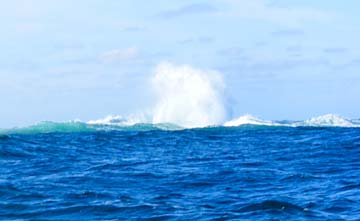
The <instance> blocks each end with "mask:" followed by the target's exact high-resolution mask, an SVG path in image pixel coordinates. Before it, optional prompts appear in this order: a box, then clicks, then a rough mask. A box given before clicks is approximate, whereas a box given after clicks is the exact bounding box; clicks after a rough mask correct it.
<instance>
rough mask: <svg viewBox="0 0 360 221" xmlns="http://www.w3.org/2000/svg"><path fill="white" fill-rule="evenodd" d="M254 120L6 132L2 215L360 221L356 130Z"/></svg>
mask: <svg viewBox="0 0 360 221" xmlns="http://www.w3.org/2000/svg"><path fill="white" fill-rule="evenodd" d="M246 119H247V120H246ZM246 119H245V120H244V119H242V120H241V119H240V120H237V121H233V122H229V123H228V125H227V127H225V126H216V127H215V126H214V127H206V128H193V129H184V128H180V127H176V126H175V125H171V124H159V125H151V124H136V125H133V126H126V127H124V126H122V127H121V126H109V125H102V126H99V125H94V124H89V123H81V122H72V123H51V122H45V123H42V124H38V125H34V126H31V127H27V128H15V129H12V130H2V131H1V132H0V134H1V135H0V220H360V160H359V159H360V128H359V127H356V125H355V124H354V125H350V123H349V122H345V124H344V122H342V121H341V122H340V125H329V124H331V123H334V122H335V123H339V121H336V120H335V121H334V118H331V120H330V121H329V120H328V121H326V122H327V123H328V124H326V122H324V119H320V120H323V121H322V123H323V125H321V122H320V123H319V122H318V121H317V122H316V120H314V121H308V122H307V123H306V122H305V123H299V122H292V123H291V124H289V122H282V123H280V122H278V123H276V122H272V123H269V122H265V121H264V122H260V123H259V121H256V120H255V121H254V119H252V120H253V121H252V123H253V124H249V122H248V120H249V119H248V118H246ZM318 120H319V119H318ZM337 120H339V119H337ZM239 121H241V122H243V124H242V123H239ZM236 122H238V124H236ZM250 123H251V122H250ZM310 123H312V124H310ZM347 123H349V124H347Z"/></svg>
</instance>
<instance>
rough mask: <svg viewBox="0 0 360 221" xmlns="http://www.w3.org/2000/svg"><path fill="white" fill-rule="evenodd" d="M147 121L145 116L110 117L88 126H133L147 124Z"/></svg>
mask: <svg viewBox="0 0 360 221" xmlns="http://www.w3.org/2000/svg"><path fill="white" fill-rule="evenodd" d="M145 122H146V120H145V118H144V116H143V115H141V114H137V115H130V116H129V117H126V118H125V117H122V116H113V115H109V116H107V117H105V118H102V119H98V120H90V121H88V122H86V123H87V124H93V125H114V126H133V125H135V124H138V123H145Z"/></svg>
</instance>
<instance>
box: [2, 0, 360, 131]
mask: <svg viewBox="0 0 360 221" xmlns="http://www.w3.org/2000/svg"><path fill="white" fill-rule="evenodd" d="M359 8H360V2H359V1H356V0H349V1H346V2H344V1H325V0H318V1H310V0H301V1H300V0H294V1H291V2H290V1H285V0H277V1H276V0H273V1H271V0H268V1H267V0H251V1H250V0H247V1H245V0H221V1H220V0H214V1H211V2H210V1H190V0H182V1H165V0H154V1H144V0H142V1H140V0H133V1H117V0H107V1H100V0H78V1H70V0H62V1H48V0H13V1H6V2H3V3H2V7H1V8H0V25H1V29H2V31H1V35H0V46H1V47H0V48H1V53H0V97H1V99H2V102H1V104H2V105H1V109H0V127H12V126H20V125H27V124H32V123H34V122H38V121H43V120H53V121H64V120H71V119H82V120H90V119H96V118H101V117H104V116H106V115H108V114H119V115H127V114H130V113H133V112H136V111H139V110H142V109H144V108H146V107H148V106H149V105H150V104H151V103H152V101H151V96H150V95H149V94H150V91H149V90H150V89H149V88H148V80H149V77H150V76H151V74H152V73H153V70H154V68H155V67H156V65H157V64H159V63H161V62H163V61H168V62H172V63H175V64H188V65H191V66H194V67H197V68H200V69H214V70H218V71H219V72H221V73H222V75H223V77H224V80H225V82H226V87H227V94H228V96H229V99H230V100H231V104H232V105H231V106H232V109H233V115H234V117H238V116H240V115H242V114H246V113H250V114H253V115H255V116H258V117H261V118H265V119H274V120H275V119H278V120H280V119H306V118H309V117H311V116H317V115H322V114H326V113H337V114H340V115H343V116H345V117H348V118H359V117H360V114H359V113H360V73H359V71H360V46H359V44H358V39H360V15H359V13H358V9H359Z"/></svg>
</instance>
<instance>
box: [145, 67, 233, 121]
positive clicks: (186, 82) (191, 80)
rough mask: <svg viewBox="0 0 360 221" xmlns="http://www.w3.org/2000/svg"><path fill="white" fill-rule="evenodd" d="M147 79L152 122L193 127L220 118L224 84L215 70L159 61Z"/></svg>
mask: <svg viewBox="0 0 360 221" xmlns="http://www.w3.org/2000/svg"><path fill="white" fill-rule="evenodd" d="M151 82H152V86H153V88H154V89H155V92H156V97H157V99H156V100H157V102H156V104H155V108H154V110H153V116H152V123H155V124H156V123H169V122H171V123H174V124H178V125H181V126H184V127H188V128H193V127H205V126H209V125H219V124H221V123H222V122H224V120H225V118H226V115H227V111H226V108H225V105H224V90H225V84H224V81H223V79H222V76H221V75H220V74H219V73H218V72H216V71H212V70H209V71H204V70H200V69H195V68H193V67H190V66H188V65H180V66H176V65H173V64H170V63H162V64H160V65H158V67H157V68H156V70H155V74H154V76H153V78H152V81H151Z"/></svg>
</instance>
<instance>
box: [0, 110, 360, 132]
mask: <svg viewBox="0 0 360 221" xmlns="http://www.w3.org/2000/svg"><path fill="white" fill-rule="evenodd" d="M142 120H144V119H142V118H136V117H133V116H132V117H130V118H124V117H120V116H108V117H105V118H103V119H98V120H90V121H87V122H82V121H79V120H77V121H68V122H51V121H45V122H40V123H37V124H34V125H31V126H27V127H19V128H12V129H3V130H0V135H6V134H36V133H82V132H96V131H151V130H166V131H174V130H184V129H192V128H193V127H185V126H182V125H178V124H175V123H151V122H147V121H146V120H145V121H142ZM246 125H252V126H266V127H360V121H359V120H358V119H357V120H349V119H346V118H343V117H341V116H338V115H334V114H326V115H323V116H319V117H313V118H310V119H308V120H305V121H270V120H262V119H259V118H256V117H254V116H251V115H244V116H241V117H239V118H236V119H234V120H231V121H227V122H225V123H223V124H218V125H206V126H204V127H201V128H207V127H243V126H246Z"/></svg>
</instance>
